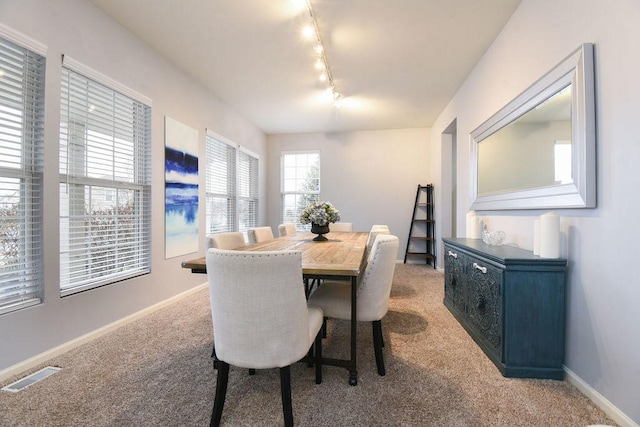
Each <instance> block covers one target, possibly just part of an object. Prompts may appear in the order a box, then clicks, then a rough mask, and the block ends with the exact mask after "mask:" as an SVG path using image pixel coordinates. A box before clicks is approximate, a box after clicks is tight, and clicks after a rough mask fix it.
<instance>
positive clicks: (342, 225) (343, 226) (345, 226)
mask: <svg viewBox="0 0 640 427" xmlns="http://www.w3.org/2000/svg"><path fill="white" fill-rule="evenodd" d="M329 229H330V230H331V231H353V223H351V222H334V223H333V224H329Z"/></svg>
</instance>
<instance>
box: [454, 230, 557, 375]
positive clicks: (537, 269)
mask: <svg viewBox="0 0 640 427" xmlns="http://www.w3.org/2000/svg"><path fill="white" fill-rule="evenodd" d="M442 240H443V241H444V249H445V251H444V259H445V283H444V305H445V306H446V307H447V308H448V309H449V311H450V312H451V313H452V314H453V315H454V317H455V318H456V319H457V320H458V321H459V322H460V323H461V324H462V326H463V327H464V328H465V329H466V331H467V332H468V333H469V335H471V337H472V338H473V339H474V340H475V341H476V343H477V344H478V345H479V346H480V348H482V350H483V351H484V352H485V353H486V355H487V356H488V357H489V358H490V359H491V360H492V361H493V363H494V364H495V365H496V366H497V367H498V369H499V370H500V372H501V373H502V375H504V376H505V377H517V378H548V379H558V380H561V379H563V378H564V371H563V369H562V364H563V360H564V309H565V307H564V305H565V291H564V288H565V270H566V266H567V261H566V260H565V259H545V258H540V257H538V256H536V255H533V253H532V252H530V251H526V250H524V249H519V248H515V247H511V246H506V245H501V246H490V245H487V244H485V243H484V242H483V241H482V240H479V239H459V238H444V239H442Z"/></svg>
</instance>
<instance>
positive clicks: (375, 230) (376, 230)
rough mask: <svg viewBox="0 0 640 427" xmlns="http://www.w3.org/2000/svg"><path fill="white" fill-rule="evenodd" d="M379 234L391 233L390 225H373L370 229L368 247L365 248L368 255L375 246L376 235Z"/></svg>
mask: <svg viewBox="0 0 640 427" xmlns="http://www.w3.org/2000/svg"><path fill="white" fill-rule="evenodd" d="M379 234H391V232H390V231H389V227H387V226H386V225H374V226H373V227H371V231H369V238H368V239H367V248H366V249H365V254H366V256H368V255H369V252H371V248H372V247H373V242H375V241H376V237H377V236H378V235H379Z"/></svg>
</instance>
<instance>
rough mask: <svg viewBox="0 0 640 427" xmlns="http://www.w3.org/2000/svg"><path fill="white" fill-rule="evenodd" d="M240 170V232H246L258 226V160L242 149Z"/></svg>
mask: <svg viewBox="0 0 640 427" xmlns="http://www.w3.org/2000/svg"><path fill="white" fill-rule="evenodd" d="M238 169H239V170H238V212H239V217H240V218H239V219H240V224H239V230H240V231H245V230H247V229H249V228H251V227H256V226H257V225H258V208H259V203H258V202H259V198H258V191H259V186H258V158H257V157H254V156H253V155H252V154H251V153H249V152H247V151H245V150H242V149H241V150H240V152H239V153H238Z"/></svg>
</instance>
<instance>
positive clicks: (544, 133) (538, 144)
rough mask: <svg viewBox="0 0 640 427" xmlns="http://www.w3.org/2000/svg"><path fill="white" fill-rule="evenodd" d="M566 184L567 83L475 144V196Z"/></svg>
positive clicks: (568, 169)
mask: <svg viewBox="0 0 640 427" xmlns="http://www.w3.org/2000/svg"><path fill="white" fill-rule="evenodd" d="M571 182H573V179H572V177H571V85H568V86H566V87H564V88H562V89H561V90H560V91H558V92H556V93H554V94H553V95H552V96H551V97H549V98H547V99H545V100H544V101H543V102H542V103H540V104H538V105H536V106H535V107H534V108H533V109H531V110H529V111H527V112H526V113H525V114H523V115H522V116H520V117H518V118H517V119H515V120H514V121H513V122H511V123H509V124H508V125H506V126H505V127H503V128H502V129H500V130H498V131H497V132H495V133H494V134H493V135H491V136H489V137H487V138H485V139H483V140H482V142H480V143H479V145H478V195H479V196H487V195H492V194H500V193H505V192H510V191H521V190H527V189H530V188H540V187H547V186H550V185H556V184H566V183H571Z"/></svg>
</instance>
